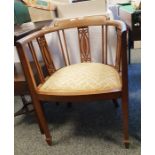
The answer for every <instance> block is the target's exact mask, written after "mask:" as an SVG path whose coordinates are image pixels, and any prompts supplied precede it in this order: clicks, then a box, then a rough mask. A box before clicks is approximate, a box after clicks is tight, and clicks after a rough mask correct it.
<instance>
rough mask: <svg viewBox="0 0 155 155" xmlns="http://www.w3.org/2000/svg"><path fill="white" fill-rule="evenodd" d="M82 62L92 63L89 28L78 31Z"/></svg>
mask: <svg viewBox="0 0 155 155" xmlns="http://www.w3.org/2000/svg"><path fill="white" fill-rule="evenodd" d="M78 35H79V46H80V56H81V62H90V61H91V55H90V44H89V32H88V27H82V28H79V29H78Z"/></svg>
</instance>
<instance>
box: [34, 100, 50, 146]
mask: <svg viewBox="0 0 155 155" xmlns="http://www.w3.org/2000/svg"><path fill="white" fill-rule="evenodd" d="M33 104H34V108H35V112H36V115H37V118H38V121H39V126H40V129H41V132H42V133H44V134H45V137H46V142H47V143H48V145H52V138H51V135H50V132H49V128H48V125H47V121H46V118H45V114H44V111H43V106H42V105H41V103H40V102H39V101H38V100H37V99H36V98H33Z"/></svg>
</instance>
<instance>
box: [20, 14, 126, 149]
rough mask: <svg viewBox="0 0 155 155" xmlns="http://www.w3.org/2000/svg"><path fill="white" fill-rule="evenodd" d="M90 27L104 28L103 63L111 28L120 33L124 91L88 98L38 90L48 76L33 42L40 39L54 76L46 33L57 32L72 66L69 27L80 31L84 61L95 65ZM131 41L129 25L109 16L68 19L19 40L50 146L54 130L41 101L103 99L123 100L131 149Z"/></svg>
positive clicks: (118, 56)
mask: <svg viewBox="0 0 155 155" xmlns="http://www.w3.org/2000/svg"><path fill="white" fill-rule="evenodd" d="M88 26H101V28H102V41H103V46H102V57H103V63H104V64H107V28H108V26H114V27H115V29H116V31H117V50H116V61H115V65H114V66H113V67H114V68H115V69H116V70H117V71H118V72H119V73H120V74H121V77H122V78H121V79H122V89H121V90H120V91H113V92H108V93H100V94H88V95H87V94H86V95H82V94H81V95H80V94H78V95H76V94H73V95H70V96H69V95H51V94H50V93H41V92H39V91H38V88H39V87H40V86H41V85H42V84H44V82H45V81H46V80H47V79H48V76H47V77H44V75H43V72H42V69H41V67H40V65H39V62H38V60H37V56H36V53H35V50H34V47H33V43H32V40H33V39H36V40H37V42H38V44H39V47H40V49H41V52H42V56H43V60H44V62H45V66H46V68H47V71H48V75H49V76H51V75H52V73H54V72H55V71H56V69H55V66H54V63H53V60H52V56H51V55H50V53H49V47H48V45H47V42H46V38H45V34H48V33H52V32H57V35H58V38H59V42H60V45H61V49H62V55H63V58H64V62H65V65H66V66H67V65H70V60H69V56H68V51H67V47H66V46H67V45H66V38H65V33H64V30H65V29H68V28H77V29H78V34H79V46H80V52H81V53H80V57H81V62H91V55H90V47H89V42H88V41H87V40H86V38H88V37H89V36H87V35H89V34H88V29H87V28H88ZM59 31H62V34H63V38H64V42H65V48H66V56H65V54H64V49H63V47H62V42H61V40H60V33H59ZM126 43H127V41H126V26H125V24H124V23H123V22H121V21H114V20H109V19H107V17H105V16H90V17H84V18H76V19H64V20H58V21H56V22H54V24H53V25H51V26H49V27H45V28H43V29H42V30H40V31H38V32H35V33H33V34H30V35H28V36H26V37H25V38H23V39H21V40H19V41H17V49H18V53H19V57H20V60H21V63H22V66H23V70H24V73H25V76H26V79H27V82H28V85H29V89H30V94H31V97H32V101H33V105H34V108H35V111H36V115H37V118H38V122H39V127H40V130H41V133H42V134H45V137H46V141H47V143H48V144H49V145H51V144H52V140H51V139H52V138H51V135H50V131H49V128H48V125H47V121H46V118H45V115H44V112H43V107H42V102H41V101H69V102H77V101H92V100H103V99H113V100H115V101H116V99H118V98H121V99H122V104H121V105H122V114H123V128H124V144H125V147H126V148H128V147H129V135H128V68H127V44H126ZM26 44H28V47H29V49H30V50H31V53H32V57H33V60H34V62H35V64H36V68H37V72H38V75H39V80H40V84H39V85H37V84H36V81H35V78H34V76H33V72H32V69H31V66H30V63H29V60H28V58H27V56H26V52H25V50H24V46H25V45H26Z"/></svg>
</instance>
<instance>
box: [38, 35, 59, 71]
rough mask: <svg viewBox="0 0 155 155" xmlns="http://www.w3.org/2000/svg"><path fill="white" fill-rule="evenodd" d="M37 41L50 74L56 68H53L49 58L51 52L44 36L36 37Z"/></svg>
mask: <svg viewBox="0 0 155 155" xmlns="http://www.w3.org/2000/svg"><path fill="white" fill-rule="evenodd" d="M37 41H38V43H39V46H40V49H41V51H42V57H43V60H44V62H45V65H46V67H47V70H48V73H49V74H52V73H54V72H55V70H56V69H55V66H54V63H53V61H52V59H51V54H50V52H49V49H48V45H47V42H46V39H45V36H40V37H38V38H37Z"/></svg>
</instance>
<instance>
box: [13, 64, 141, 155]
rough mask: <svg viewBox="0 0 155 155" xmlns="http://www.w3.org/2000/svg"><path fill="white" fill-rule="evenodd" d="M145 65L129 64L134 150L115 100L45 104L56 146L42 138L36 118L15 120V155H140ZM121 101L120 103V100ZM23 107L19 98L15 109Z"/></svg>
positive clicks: (28, 116) (25, 116) (130, 120)
mask: <svg viewBox="0 0 155 155" xmlns="http://www.w3.org/2000/svg"><path fill="white" fill-rule="evenodd" d="M140 91H141V66H140V64H132V65H129V131H130V141H131V145H130V149H125V148H124V145H123V141H122V140H123V136H122V119H121V106H119V108H118V109H115V108H114V106H113V103H112V101H96V102H91V103H78V104H73V106H72V107H71V108H67V106H66V104H65V103H63V104H60V105H59V106H56V104H45V109H46V115H47V119H48V124H49V128H50V131H51V134H52V138H53V146H50V147H49V146H48V145H47V144H46V142H45V141H44V139H42V138H41V134H40V132H39V128H38V126H37V123H36V119H35V115H34V114H33V113H32V114H30V115H23V116H18V117H16V118H15V155H87V154H89V155H140V148H141V147H140V144H141V142H140V138H141V134H140V133H141V132H140V131H141V124H140V123H141V92H140ZM119 102H120V101H119ZM21 105H22V103H21V100H20V98H19V97H15V110H17V109H18V108H19V107H20V106H21Z"/></svg>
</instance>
